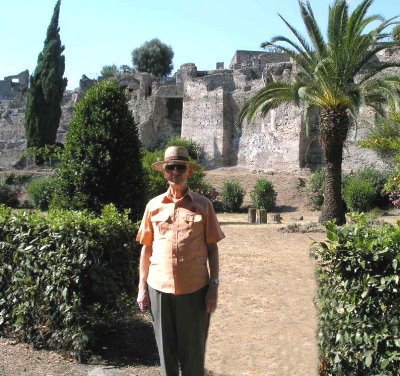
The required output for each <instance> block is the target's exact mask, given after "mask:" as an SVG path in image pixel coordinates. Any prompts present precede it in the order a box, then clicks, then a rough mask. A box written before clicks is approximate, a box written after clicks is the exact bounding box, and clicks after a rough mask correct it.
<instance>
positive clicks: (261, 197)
mask: <svg viewBox="0 0 400 376" xmlns="http://www.w3.org/2000/svg"><path fill="white" fill-rule="evenodd" d="M250 196H251V202H252V206H253V207H255V208H257V209H266V210H267V211H269V210H272V209H273V208H274V207H275V204H276V192H275V189H274V186H273V185H272V183H271V182H270V181H269V180H266V179H258V180H257V182H256V185H255V186H254V188H253V189H252V191H251V193H250Z"/></svg>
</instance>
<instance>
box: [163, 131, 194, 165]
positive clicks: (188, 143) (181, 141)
mask: <svg viewBox="0 0 400 376" xmlns="http://www.w3.org/2000/svg"><path fill="white" fill-rule="evenodd" d="M169 146H184V147H185V148H186V149H187V151H188V153H189V157H190V158H191V159H193V160H194V161H196V162H199V161H200V155H201V147H200V145H199V144H198V143H197V142H196V141H194V140H192V139H191V138H183V137H179V136H176V137H173V138H171V139H170V140H169V141H168V143H167V145H166V148H167V147H169Z"/></svg>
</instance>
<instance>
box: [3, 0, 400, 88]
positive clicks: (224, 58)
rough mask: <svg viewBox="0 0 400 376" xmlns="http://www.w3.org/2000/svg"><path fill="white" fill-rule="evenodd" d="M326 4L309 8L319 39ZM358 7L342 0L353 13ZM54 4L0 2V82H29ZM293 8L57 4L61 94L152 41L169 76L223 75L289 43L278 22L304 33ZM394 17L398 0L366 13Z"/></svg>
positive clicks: (92, 0) (117, 1)
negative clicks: (184, 69)
mask: <svg viewBox="0 0 400 376" xmlns="http://www.w3.org/2000/svg"><path fill="white" fill-rule="evenodd" d="M332 1H333V0H311V5H312V7H313V10H314V14H315V16H316V18H317V20H318V22H319V24H320V26H321V28H322V30H323V31H325V29H326V20H327V13H328V6H329V4H331V3H332ZM360 1H361V0H350V8H351V9H353V8H354V7H355V6H356V5H357V4H359V3H360ZM55 4H56V0H0V14H1V22H0V35H1V55H0V79H3V78H4V77H5V76H10V75H14V74H18V73H19V72H22V71H24V70H25V69H28V70H29V73H30V74H32V73H33V71H34V69H35V67H36V63H37V57H38V54H39V53H40V52H41V51H42V49H43V42H44V40H45V37H46V31H47V27H48V25H49V23H50V19H51V16H52V14H53V9H54V5H55ZM298 9H299V7H298V2H297V0H241V1H237V0H229V1H228V0H201V1H200V0H62V2H61V11H60V19H59V26H60V37H61V42H62V44H63V45H64V46H65V50H64V55H65V74H64V76H65V77H67V79H68V87H67V89H68V90H74V89H75V88H77V87H78V86H79V80H80V78H81V77H82V75H83V74H85V75H86V76H88V77H89V78H97V77H98V76H99V74H100V71H101V68H102V67H103V66H104V65H112V64H115V65H117V66H120V65H123V64H126V65H129V66H132V59H131V53H132V50H133V49H135V48H137V47H140V46H141V45H143V43H145V42H146V41H149V40H151V39H153V38H158V39H160V40H161V41H162V42H163V43H165V44H167V45H169V46H171V47H172V49H173V51H174V60H173V65H174V70H173V73H174V72H175V71H176V70H177V69H179V67H180V66H181V65H182V64H185V63H195V64H196V66H197V69H198V70H210V69H215V66H216V63H217V62H224V64H225V68H229V64H230V61H231V59H232V57H233V55H234V53H235V51H236V50H261V48H260V44H261V43H262V42H264V41H267V40H269V39H270V38H271V37H273V36H275V35H284V36H288V37H290V36H291V34H290V31H288V28H287V27H286V26H285V24H284V23H283V21H282V20H281V19H280V18H279V16H278V14H281V15H282V16H283V17H284V18H285V19H286V20H287V21H288V22H289V23H291V24H292V25H293V26H295V27H296V28H298V30H299V31H301V32H302V33H304V29H303V27H302V21H301V17H300V14H299V11H298ZM368 14H369V15H372V14H380V15H382V16H383V17H385V18H389V17H393V16H396V15H399V14H400V1H399V0H375V1H374V2H373V5H372V6H371V8H370V11H369V13H368Z"/></svg>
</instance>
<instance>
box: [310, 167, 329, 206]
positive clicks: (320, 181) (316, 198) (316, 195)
mask: <svg viewBox="0 0 400 376" xmlns="http://www.w3.org/2000/svg"><path fill="white" fill-rule="evenodd" d="M324 182H325V171H324V170H316V171H315V172H314V173H313V174H312V175H311V177H310V179H308V181H307V187H306V191H307V195H308V197H307V205H308V206H309V207H310V208H311V209H312V210H321V208H322V204H323V202H324Z"/></svg>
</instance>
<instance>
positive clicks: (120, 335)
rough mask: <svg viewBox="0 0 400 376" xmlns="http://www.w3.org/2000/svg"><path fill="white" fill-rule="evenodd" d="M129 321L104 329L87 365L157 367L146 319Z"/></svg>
mask: <svg viewBox="0 0 400 376" xmlns="http://www.w3.org/2000/svg"><path fill="white" fill-rule="evenodd" d="M142 316H144V319H139V318H132V319H130V320H127V321H125V322H123V323H120V324H118V325H115V326H114V327H113V328H108V329H104V330H103V331H102V332H101V334H100V335H99V337H98V338H97V340H96V343H95V344H94V345H93V348H92V355H91V356H90V358H89V359H88V361H87V363H89V364H107V365H113V366H115V367H124V366H129V365H133V364H136V365H148V366H154V365H159V359H158V353H157V347H156V342H155V339H154V333H153V327H152V324H151V322H150V320H148V319H147V318H146V315H142Z"/></svg>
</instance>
